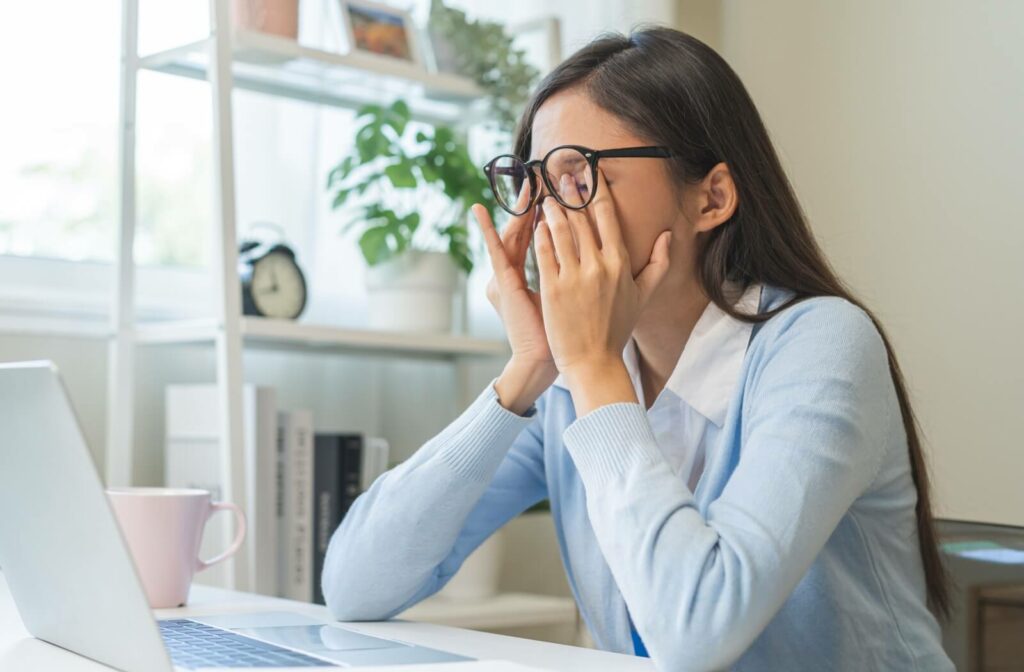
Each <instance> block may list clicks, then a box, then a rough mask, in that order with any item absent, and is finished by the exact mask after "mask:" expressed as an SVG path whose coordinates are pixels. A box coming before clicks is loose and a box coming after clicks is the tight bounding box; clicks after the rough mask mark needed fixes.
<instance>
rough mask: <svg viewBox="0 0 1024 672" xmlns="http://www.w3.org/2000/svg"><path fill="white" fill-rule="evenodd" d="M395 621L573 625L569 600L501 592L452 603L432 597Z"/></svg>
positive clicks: (494, 626) (490, 626)
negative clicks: (492, 595)
mask: <svg viewBox="0 0 1024 672" xmlns="http://www.w3.org/2000/svg"><path fill="white" fill-rule="evenodd" d="M398 618H403V619H409V620H412V621H420V622H425V623H436V624H438V625H448V626H452V627H456V628H469V629H473V630H499V629H505V628H522V627H533V626H555V625H575V624H576V618H577V616H576V603H575V601H573V599H572V598H571V597H556V596H553V595H531V594H529V593H502V594H499V595H495V596H494V597H488V598H485V599H480V600H452V599H448V598H445V597H441V596H438V595H435V596H433V597H429V598H427V599H426V600H423V601H422V602H420V603H419V604H417V605H415V606H413V607H411V608H410V609H407V610H406V611H404V612H402V613H401V614H399V615H398Z"/></svg>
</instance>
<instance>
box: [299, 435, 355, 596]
mask: <svg viewBox="0 0 1024 672" xmlns="http://www.w3.org/2000/svg"><path fill="white" fill-rule="evenodd" d="M362 443H363V437H362V435H361V434H316V435H315V436H314V439H313V453H314V457H313V594H312V595H311V598H312V600H313V602H315V603H316V604H324V603H325V600H324V595H323V591H322V590H321V588H320V579H321V576H322V574H323V571H324V558H325V557H326V555H327V545H328V544H329V543H330V541H331V535H333V534H334V531H335V530H336V529H337V528H338V525H340V524H341V520H342V518H343V517H344V515H345V512H347V511H348V509H349V507H350V506H351V505H352V502H353V501H355V498H356V497H358V496H359V494H360V488H359V485H360V481H359V474H360V471H361V468H362V455H361V453H362ZM350 465H351V466H350ZM353 471H354V473H355V480H354V481H353V480H352V478H353V477H352V475H351V474H352V473H353Z"/></svg>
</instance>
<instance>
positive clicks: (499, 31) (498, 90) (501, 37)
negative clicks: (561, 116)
mask: <svg viewBox="0 0 1024 672" xmlns="http://www.w3.org/2000/svg"><path fill="white" fill-rule="evenodd" d="M427 25H428V30H429V33H430V42H431V44H432V45H433V54H434V60H435V65H436V67H437V69H438V70H440V71H442V72H454V73H458V74H460V75H463V76H465V77H468V78H470V79H472V80H473V81H475V82H476V83H477V85H478V86H479V87H480V88H481V89H483V90H484V91H485V92H486V94H487V97H488V100H489V102H490V108H491V113H492V115H493V121H494V122H495V123H496V124H497V126H498V128H499V129H501V130H503V131H506V132H509V133H511V132H512V131H513V129H514V128H515V125H516V122H517V121H518V120H519V114H520V112H521V111H522V108H523V105H525V104H526V100H527V98H529V96H530V91H531V90H532V89H533V85H534V84H535V83H536V81H537V79H538V78H539V77H540V72H539V71H538V70H537V68H535V67H534V66H533V65H531V64H530V63H529V61H528V60H527V56H526V53H525V52H524V51H523V50H522V49H519V48H517V47H516V46H515V45H514V41H513V38H512V36H511V35H509V34H508V33H507V32H505V27H504V26H503V25H502V24H500V23H498V22H496V21H485V20H475V21H474V20H471V19H469V18H468V17H467V16H466V12H464V11H462V10H460V9H455V8H453V7H448V6H447V5H445V4H444V2H442V0H431V2H430V20H429V22H428V24H427Z"/></svg>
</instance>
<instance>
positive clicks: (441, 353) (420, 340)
mask: <svg viewBox="0 0 1024 672" xmlns="http://www.w3.org/2000/svg"><path fill="white" fill-rule="evenodd" d="M219 332H220V325H219V324H218V323H217V322H216V321H215V320H212V319H203V320H176V321H170V322H156V323H143V324H140V325H138V326H137V327H136V341H137V342H138V343H141V344H150V345H157V344H185V343H211V342H213V341H214V340H215V339H216V337H217V334H218V333H219ZM241 332H242V340H243V342H244V343H245V345H246V346H251V347H259V348H265V349H273V350H315V351H335V352H353V351H361V352H369V353H398V354H404V355H419V356H426V357H449V358H451V357H467V356H468V357H497V356H504V355H507V354H508V353H509V349H508V344H507V343H506V342H505V341H504V340H500V339H488V338H474V337H472V336H461V335H457V334H435V333H404V332H392V331H375V330H371V329H344V328H340V327H330V326H322V325H314V324H305V323H302V322H294V321H292V320H275V319H269V318H262V317H243V318H242V319H241Z"/></svg>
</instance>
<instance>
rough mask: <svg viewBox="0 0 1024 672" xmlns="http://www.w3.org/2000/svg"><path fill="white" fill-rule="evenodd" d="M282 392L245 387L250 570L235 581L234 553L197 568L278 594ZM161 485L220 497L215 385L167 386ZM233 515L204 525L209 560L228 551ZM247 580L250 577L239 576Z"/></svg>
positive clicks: (208, 577)
mask: <svg viewBox="0 0 1024 672" xmlns="http://www.w3.org/2000/svg"><path fill="white" fill-rule="evenodd" d="M276 424H277V395H276V393H275V390H274V388H272V387H257V386H255V385H244V386H243V388H242V427H243V433H244V447H245V471H246V473H245V482H246V490H247V498H246V499H247V501H246V502H245V503H244V504H243V503H241V502H235V504H239V506H241V507H242V509H243V510H244V511H245V514H246V520H247V527H248V533H247V534H248V535H249V539H248V544H246V546H244V547H243V548H247V549H248V552H249V557H248V559H249V567H250V569H251V572H252V573H251V575H250V576H249V577H248V580H247V581H245V582H244V583H242V582H240V583H238V584H237V585H236V586H232V585H230V582H229V578H230V576H231V572H230V565H229V563H233V562H234V559H229V560H227V561H225V562H222V563H220V564H218V565H214V566H213V567H211V568H209V569H207V570H205V571H203V572H200V573H199V574H196V578H195V580H196V581H197V582H198V583H202V584H205V585H213V586H219V587H224V588H238V589H240V590H251V591H255V592H258V593H263V594H265V595H276V594H277V561H278V557H277V554H278V551H277V549H278V545H279V544H278V525H277V516H276V512H275V501H274V498H275V494H276V484H275V475H276V460H277V456H276V450H275V439H276ZM165 437H166V444H165V452H164V464H165V475H164V483H165V484H166V485H168V486H170V487H187V488H202V489H204V490H209V491H210V492H211V493H212V495H213V499H214V500H215V501H219V500H221V499H222V493H223V481H222V478H221V452H220V451H221V444H220V399H219V397H218V395H217V386H216V385H168V386H167V390H166V425H165ZM234 532H235V530H234V521H233V519H232V517H231V516H230V515H228V514H226V513H218V514H217V515H215V516H213V517H212V518H211V519H210V521H209V522H208V523H207V525H206V531H205V533H204V535H203V540H202V543H201V546H200V557H202V558H204V559H208V558H210V557H212V556H214V555H216V554H218V553H220V552H221V551H223V550H224V549H225V548H227V546H228V545H229V544H230V543H231V540H232V539H233V538H234ZM238 578H239V579H243V578H245V577H238Z"/></svg>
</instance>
